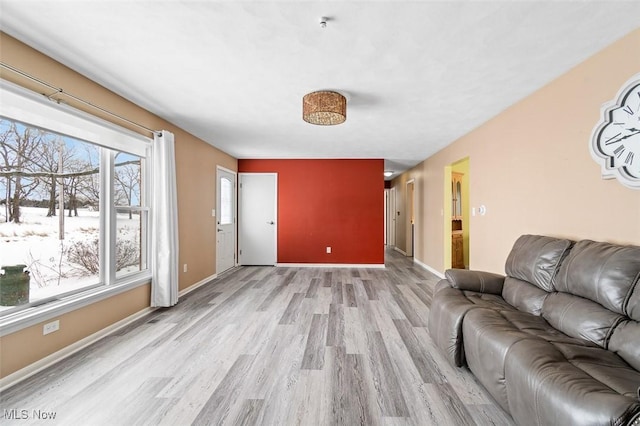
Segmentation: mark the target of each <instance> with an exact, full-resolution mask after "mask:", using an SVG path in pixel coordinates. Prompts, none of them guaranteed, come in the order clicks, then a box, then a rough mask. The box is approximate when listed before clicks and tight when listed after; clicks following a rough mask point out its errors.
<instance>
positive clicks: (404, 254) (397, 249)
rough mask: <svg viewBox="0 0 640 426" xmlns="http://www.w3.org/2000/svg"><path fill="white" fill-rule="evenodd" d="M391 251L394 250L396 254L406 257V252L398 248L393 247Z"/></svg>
mask: <svg viewBox="0 0 640 426" xmlns="http://www.w3.org/2000/svg"><path fill="white" fill-rule="evenodd" d="M393 249H394V250H395V251H397V252H398V253H402V255H403V256H406V255H407V252H406V251H404V250H400V249H399V248H398V247H394V248H393Z"/></svg>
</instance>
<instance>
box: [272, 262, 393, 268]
mask: <svg viewBox="0 0 640 426" xmlns="http://www.w3.org/2000/svg"><path fill="white" fill-rule="evenodd" d="M276 266H277V267H279V268H360V269H384V263H278V264H276Z"/></svg>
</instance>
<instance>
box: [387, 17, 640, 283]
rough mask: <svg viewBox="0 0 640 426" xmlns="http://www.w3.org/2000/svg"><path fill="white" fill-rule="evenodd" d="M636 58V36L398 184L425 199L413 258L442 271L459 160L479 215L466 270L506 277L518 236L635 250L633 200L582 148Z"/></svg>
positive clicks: (638, 237)
mask: <svg viewBox="0 0 640 426" xmlns="http://www.w3.org/2000/svg"><path fill="white" fill-rule="evenodd" d="M638 52H640V29H639V30H636V31H634V32H632V33H630V34H629V35H627V36H626V37H624V38H622V39H621V40H619V41H618V42H616V43H614V44H613V45H611V46H610V47H608V48H607V49H605V50H603V51H601V52H599V53H598V54H596V55H594V56H593V57H591V58H590V59H588V60H587V61H585V62H583V63H581V64H579V65H578V66H576V67H575V68H573V69H572V70H570V71H569V72H568V73H566V74H565V75H563V76H561V77H560V78H558V79H556V80H555V81H553V82H551V83H550V84H548V85H547V86H545V87H543V88H542V89H541V90H539V91H537V92H535V93H533V94H532V95H531V96H529V97H527V98H525V99H524V100H522V101H521V102H519V103H517V104H515V105H513V106H512V107H510V108H508V109H507V110H505V111H504V112H503V113H501V114H500V115H498V116H497V117H495V118H494V119H492V120H490V121H488V122H487V123H485V124H483V125H482V126H480V127H479V128H477V129H476V130H474V131H472V132H471V133H469V134H467V135H466V136H464V137H462V138H460V139H459V140H457V141H456V142H455V143H453V144H452V145H450V146H448V147H447V148H445V149H443V150H442V151H440V152H438V153H437V154H435V155H433V156H432V157H430V158H428V159H427V160H425V161H424V162H422V163H420V164H419V165H418V166H416V167H415V168H414V169H412V170H410V171H408V172H407V173H405V174H404V175H402V176H400V177H398V178H396V179H395V180H394V181H393V185H394V186H395V187H396V188H397V189H396V190H397V191H398V192H402V191H403V188H404V186H405V184H404V182H406V180H408V179H411V178H414V179H416V192H417V193H418V192H421V193H422V195H423V201H422V202H423V205H422V206H420V207H421V208H422V214H420V215H418V217H417V224H416V228H417V229H419V230H420V231H419V232H417V241H416V253H415V257H416V259H418V260H419V261H421V262H423V263H425V264H427V265H429V266H431V267H433V268H435V269H437V270H439V271H444V269H445V244H444V235H445V232H444V220H443V217H442V214H443V211H444V205H443V202H444V179H445V178H444V169H445V167H446V166H449V165H451V164H453V163H455V162H457V161H459V160H461V159H463V158H465V157H469V161H470V163H469V193H470V204H471V206H472V207H478V206H480V205H485V206H486V207H487V214H486V216H472V217H471V218H470V223H469V229H470V236H469V238H470V241H469V242H470V244H469V245H470V253H469V257H470V267H471V268H472V269H481V270H488V271H493V272H504V262H505V259H506V257H507V255H508V253H509V250H510V249H511V247H512V245H513V242H514V241H515V239H516V238H518V236H520V235H521V234H525V233H532V234H544V235H552V236H560V237H567V238H572V239H585V238H588V239H594V240H603V241H611V242H618V243H628V244H637V245H640V191H638V190H631V189H629V188H626V187H624V186H622V185H621V184H620V183H618V182H617V181H615V180H603V179H602V178H601V177H600V167H599V165H598V164H597V163H596V162H594V161H593V160H592V158H591V156H590V154H589V149H588V145H589V141H590V135H591V131H592V129H593V128H594V126H595V125H596V124H597V122H598V120H599V116H600V107H601V105H602V104H603V103H606V102H608V101H610V100H612V99H613V98H614V97H615V95H616V93H617V92H618V90H619V89H620V88H621V87H622V85H623V84H624V83H625V82H626V81H627V80H628V79H629V78H631V77H632V76H633V75H634V74H636V73H638V72H639V71H640V54H638ZM418 198H419V197H417V199H418ZM420 207H418V208H420ZM399 235H402V233H401V232H399Z"/></svg>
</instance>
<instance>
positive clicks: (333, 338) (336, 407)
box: [0, 250, 513, 426]
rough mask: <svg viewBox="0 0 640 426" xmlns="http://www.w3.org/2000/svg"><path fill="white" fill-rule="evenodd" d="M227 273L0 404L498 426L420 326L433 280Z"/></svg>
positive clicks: (93, 417) (403, 264)
mask: <svg viewBox="0 0 640 426" xmlns="http://www.w3.org/2000/svg"><path fill="white" fill-rule="evenodd" d="M385 263H386V268H385V269H379V268H371V269H367V268H318V267H312V268H294V267H284V268H283V267H254V266H252V267H237V268H233V269H231V270H229V271H226V272H224V273H222V274H220V276H219V277H218V278H216V279H214V280H211V281H210V282H208V283H206V284H204V285H202V286H200V287H199V288H197V289H194V290H193V291H191V292H189V293H187V294H186V295H184V296H183V297H181V298H180V301H179V303H178V304H177V305H176V306H174V307H172V308H166V309H158V310H156V311H154V312H152V313H150V314H149V315H147V316H145V317H144V318H140V319H138V320H136V321H135V322H133V323H131V324H128V325H127V326H125V327H123V328H121V329H119V330H118V331H116V332H114V333H112V334H110V335H108V336H106V337H104V338H102V339H100V340H99V341H98V342H96V343H94V344H92V345H90V346H88V347H86V348H84V349H82V350H81V351H79V352H77V353H75V354H73V355H71V356H69V357H68V358H66V359H65V360H63V361H61V362H59V363H57V364H55V365H53V366H51V367H48V368H46V369H44V370H42V371H41V372H39V373H37V374H35V375H33V376H31V377H29V378H27V379H25V380H24V381H22V382H20V383H19V384H17V385H15V386H13V387H11V388H9V389H6V390H4V391H3V392H2V393H1V394H0V422H1V423H2V424H3V425H5V424H7V425H13V424H16V425H28V424H42V422H38V420H37V419H34V418H30V419H27V420H16V419H11V418H4V417H11V416H10V414H9V413H10V411H5V410H11V409H17V410H22V409H27V410H32V409H41V410H46V411H49V412H55V413H56V418H55V420H51V421H47V423H48V424H60V425H69V424H70V425H75V424H88V425H96V426H101V425H120V424H126V425H189V424H196V425H197V424H207V425H209V424H211V425H254V424H255V425H266V426H271V425H274V426H276V425H277V426H289V425H302V426H308V425H412V426H413V425H416V426H423V425H465V424H469V425H471V424H481V425H484V424H487V425H512V424H513V421H512V419H511V418H510V417H509V415H508V414H506V413H505V412H504V411H503V410H502V409H501V408H500V407H499V406H498V405H497V404H496V403H495V401H494V400H493V398H491V396H490V395H489V394H488V393H487V392H486V390H485V389H484V388H483V387H482V386H481V385H480V384H479V383H478V382H477V380H476V379H475V378H474V376H473V375H472V374H471V372H470V371H469V370H468V369H466V368H455V367H453V366H451V365H450V364H448V363H447V361H446V359H445V358H444V356H443V355H442V354H441V353H440V352H439V350H438V349H437V348H436V347H435V345H434V344H433V341H432V340H431V337H430V335H429V332H428V329H427V328H426V327H425V325H426V320H427V318H428V313H429V308H430V305H431V300H432V297H433V290H434V288H435V285H436V284H437V282H438V281H439V278H438V277H436V276H435V275H432V274H431V273H430V272H429V271H427V270H424V269H422V268H420V267H418V266H416V265H414V264H413V262H412V260H411V259H410V258H406V257H404V256H402V255H401V254H399V253H398V252H396V251H393V250H387V252H386V257H385Z"/></svg>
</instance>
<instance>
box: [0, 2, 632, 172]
mask: <svg viewBox="0 0 640 426" xmlns="http://www.w3.org/2000/svg"><path fill="white" fill-rule="evenodd" d="M0 16H1V17H0V28H1V29H2V31H4V32H6V33H8V34H10V35H12V36H14V37H16V38H18V39H19V40H22V41H24V42H26V43H27V44H29V45H31V46H33V47H35V48H36V49H38V50H40V51H42V52H44V53H46V54H47V55H49V56H51V57H53V58H55V59H57V60H58V61H60V62H62V63H63V64H65V65H67V66H69V67H71V68H73V69H75V70H77V71H79V72H80V73H82V74H84V75H86V76H88V77H89V78H91V79H93V80H95V81H97V82H99V83H101V84H102V85H104V86H105V87H107V88H109V89H111V90H113V91H114V92H116V93H119V94H120V95H122V96H124V97H126V98H128V99H130V100H131V101H133V102H135V103H136V104H138V105H140V106H142V107H144V108H146V109H148V110H150V111H152V112H154V113H156V114H157V115H159V116H161V117H163V118H165V119H166V120H168V121H170V122H172V123H174V124H176V125H178V126H180V127H182V128H183V129H185V130H187V131H188V132H190V133H192V134H194V135H196V136H198V137H200V138H202V139H203V140H205V141H207V142H209V143H210V144H212V145H214V146H217V147H219V148H220V149H222V150H223V151H225V152H227V153H229V154H231V155H233V156H235V157H237V158H383V159H385V160H386V165H385V166H386V168H388V169H393V170H394V171H396V172H398V171H401V170H404V169H406V168H408V167H410V166H413V165H415V164H417V163H418V162H420V161H422V160H424V159H425V158H427V157H429V156H430V155H432V154H434V153H435V152H437V151H438V150H440V149H442V148H443V147H445V146H446V145H448V144H450V143H451V142H453V141H454V140H456V139H457V138H459V137H461V136H463V135H464V134H466V133H468V132H469V131H471V130H473V129H474V128H475V127H477V126H479V125H480V124H482V123H483V122H485V121H487V120H488V119H490V118H491V117H493V116H495V115H497V114H499V113H500V112H501V111H503V110H504V109H505V108H507V107H509V106H510V105H512V104H514V103H515V102H517V101H518V100H520V99H522V98H524V97H526V96H527V95H529V94H530V93H532V92H534V91H536V90H537V89H539V88H540V87H542V86H543V85H545V84H546V83H548V82H550V81H551V80H553V79H554V78H556V77H558V76H559V75H561V74H562V73H564V72H566V71H567V70H569V69H570V68H571V67H573V66H575V65H576V64H578V63H580V62H581V61H583V60H585V59H586V58H588V57H589V56H591V55H592V54H594V53H596V52H597V51H599V50H600V49H602V48H604V47H606V46H607V45H609V44H611V43H612V42H614V41H615V40H617V39H619V38H620V37H622V36H624V35H625V34H627V33H629V32H630V31H632V30H634V29H635V28H638V27H639V26H640V1H412V2H405V1H388V2H374V1H352V2H346V1H335V2H334V1H321V2H317V1H297V2H294V1H291V2H282V1H280V2H274V1H255V2H240V1H193V0H183V1H177V0H174V1H159V0H156V1H140V0H128V1H106V0H84V1H68V0H48V1H32V0H0ZM321 16H326V17H328V18H329V22H328V24H327V26H326V28H324V29H323V28H321V27H320V25H319V18H320V17H321ZM636 53H637V52H636ZM611 65H612V66H615V64H611ZM43 75H46V73H44V72H43ZM319 89H333V90H337V91H339V92H341V93H343V94H344V95H345V96H346V97H347V99H348V107H347V121H346V122H345V123H344V124H341V125H339V126H314V125H311V124H308V123H306V122H304V121H303V120H302V97H303V96H304V95H305V94H306V93H308V92H311V91H315V90H319ZM74 94H75V95H77V96H82V93H74ZM177 143H179V141H177Z"/></svg>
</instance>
